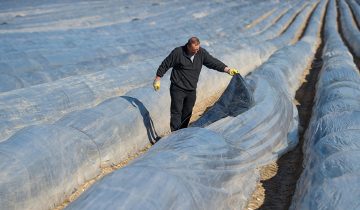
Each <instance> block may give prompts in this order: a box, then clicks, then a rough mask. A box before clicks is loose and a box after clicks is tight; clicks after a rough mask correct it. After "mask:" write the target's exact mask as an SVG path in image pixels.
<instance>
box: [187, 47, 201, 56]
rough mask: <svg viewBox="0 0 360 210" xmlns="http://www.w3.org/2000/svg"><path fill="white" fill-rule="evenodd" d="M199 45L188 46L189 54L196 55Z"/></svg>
mask: <svg viewBox="0 0 360 210" xmlns="http://www.w3.org/2000/svg"><path fill="white" fill-rule="evenodd" d="M199 48H200V44H190V45H189V46H188V50H189V53H190V54H192V55H193V54H196V53H197V52H198V51H199Z"/></svg>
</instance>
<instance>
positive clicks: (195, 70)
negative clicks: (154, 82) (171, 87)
mask: <svg viewBox="0 0 360 210" xmlns="http://www.w3.org/2000/svg"><path fill="white" fill-rule="evenodd" d="M186 52H187V47H186V45H184V46H181V47H177V48H175V49H174V50H173V51H172V52H171V53H170V54H169V55H168V56H167V57H166V58H165V60H164V61H163V62H162V63H161V65H160V66H159V68H158V70H157V72H156V75H157V76H159V77H162V76H163V75H164V74H165V73H166V71H167V70H169V69H170V68H171V67H173V70H172V72H171V78H170V80H171V82H172V83H173V84H175V85H176V86H178V87H180V88H182V89H184V90H196V87H197V82H198V80H199V75H200V71H201V68H202V65H205V66H206V67H208V68H209V69H215V70H217V71H221V72H223V71H224V68H225V67H226V65H225V64H224V63H223V62H221V61H219V60H218V59H216V58H214V57H213V56H211V55H210V54H209V53H208V52H207V51H206V50H205V49H204V48H201V47H200V49H199V51H198V52H197V53H196V54H195V57H194V62H191V59H190V56H189V55H187V53H186Z"/></svg>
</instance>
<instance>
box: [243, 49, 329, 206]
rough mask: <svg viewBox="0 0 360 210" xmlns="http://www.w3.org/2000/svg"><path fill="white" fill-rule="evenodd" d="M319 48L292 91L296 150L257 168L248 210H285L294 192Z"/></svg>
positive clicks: (299, 173) (311, 98)
mask: <svg viewBox="0 0 360 210" xmlns="http://www.w3.org/2000/svg"><path fill="white" fill-rule="evenodd" d="M322 49H323V45H322V44H321V45H320V47H319V48H318V50H317V52H316V55H315V58H314V60H313V62H312V64H311V67H310V68H309V69H308V70H307V71H306V72H305V73H304V82H303V84H302V85H301V87H300V88H299V90H298V91H297V92H296V96H295V99H296V102H297V103H296V104H297V108H298V111H299V118H300V126H301V129H299V131H300V139H299V144H298V145H297V146H296V148H295V149H294V150H292V151H290V152H288V153H286V154H285V155H283V156H282V157H281V158H280V159H279V160H278V161H277V162H274V163H272V164H270V165H267V166H264V167H262V168H261V170H260V173H261V180H260V183H258V184H257V189H256V191H255V192H254V194H253V196H252V198H251V199H250V201H249V204H248V206H247V208H246V209H247V210H250V209H271V210H274V209H288V208H289V206H290V204H291V199H292V196H293V194H294V192H295V187H296V182H297V180H298V178H299V177H300V175H301V172H302V160H303V153H302V149H301V148H302V145H303V135H304V131H305V130H306V129H307V127H308V124H309V120H310V117H311V112H312V106H313V99H314V96H315V85H316V81H317V78H318V74H319V72H320V70H321V67H322V59H321V54H322Z"/></svg>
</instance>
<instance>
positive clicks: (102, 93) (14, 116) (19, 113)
mask: <svg viewBox="0 0 360 210" xmlns="http://www.w3.org/2000/svg"><path fill="white" fill-rule="evenodd" d="M314 5H315V3H314V2H311V3H310V5H308V6H307V7H306V8H305V9H304V10H303V12H302V13H300V14H299V15H298V16H297V17H296V18H295V20H294V21H293V22H292V24H291V25H290V26H289V27H288V28H287V29H286V31H285V32H283V33H282V34H281V35H280V36H279V37H276V38H274V39H270V40H268V41H264V42H261V43H257V44H255V45H254V46H250V47H245V48H241V49H240V50H234V49H236V47H237V46H238V45H239V43H241V39H239V40H237V41H236V42H235V41H234V42H232V43H228V44H225V43H224V42H221V43H220V42H219V43H215V44H213V45H211V48H210V47H209V49H211V50H209V51H210V52H211V51H216V54H215V53H213V54H214V55H215V56H216V57H218V58H219V59H220V60H222V61H224V62H225V63H226V64H227V65H228V66H231V67H238V68H240V72H241V74H242V75H246V74H247V73H248V72H250V71H251V70H253V69H254V68H255V67H257V66H258V65H260V64H261V63H263V62H264V61H265V60H266V59H268V57H269V56H270V55H271V54H272V53H273V52H275V51H276V50H277V49H280V48H281V47H283V46H286V45H288V44H290V43H292V42H293V41H294V40H295V39H296V37H297V36H298V35H299V33H301V30H302V27H304V25H305V24H306V21H307V18H308V16H309V14H310V12H311V9H312V8H313V7H314ZM254 27H256V26H254ZM269 30H271V31H274V30H273V29H272V28H269ZM168 48H169V51H171V48H170V47H168ZM217 55H219V56H217ZM164 57H165V56H164ZM162 59H163V58H161V59H160V58H159V59H154V60H151V61H150V60H149V61H139V62H134V63H131V64H129V65H128V66H127V67H124V69H121V70H119V69H108V70H104V71H99V72H96V73H92V74H87V75H81V76H73V77H69V78H65V79H61V80H58V81H56V82H52V83H45V84H41V85H37V86H32V87H29V88H26V89H19V90H13V91H9V92H6V93H3V94H0V116H1V118H0V141H4V140H6V139H7V138H9V137H10V136H11V135H12V134H13V133H15V132H16V131H18V130H19V129H21V128H24V127H26V126H29V125H33V124H39V123H52V122H54V121H56V120H58V119H60V118H61V117H63V116H64V115H65V114H67V113H69V112H71V111H77V110H83V109H86V108H90V107H94V106H96V105H97V104H99V103H101V102H103V101H104V100H106V99H109V98H113V97H117V96H120V95H124V94H126V93H127V92H128V91H129V90H132V89H135V88H140V87H143V86H150V84H151V82H152V79H153V78H154V75H155V70H153V71H151V70H149V67H154V69H155V68H156V67H157V66H158V65H159V64H160V63H161V60H162ZM134 69H136V70H134ZM134 72H136V73H134ZM164 80H168V79H167V78H166V79H163V81H164ZM228 83H229V77H228V76H227V75H224V74H221V73H218V72H216V71H209V70H207V69H206V70H205V69H204V70H203V72H202V74H201V76H200V80H199V89H200V90H205V91H201V92H199V97H198V99H199V100H198V102H201V101H202V100H201V99H204V98H207V97H209V96H211V95H213V94H214V93H216V92H218V91H220V90H224V88H225V87H226V85H227V84H228ZM164 84H166V83H164ZM167 87H168V86H167V85H165V86H164V85H162V88H163V89H167Z"/></svg>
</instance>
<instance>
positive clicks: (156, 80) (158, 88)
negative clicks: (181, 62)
mask: <svg viewBox="0 0 360 210" xmlns="http://www.w3.org/2000/svg"><path fill="white" fill-rule="evenodd" d="M153 87H154V90H155V91H158V90H160V78H157V77H156V78H155V80H154V82H153Z"/></svg>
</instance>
